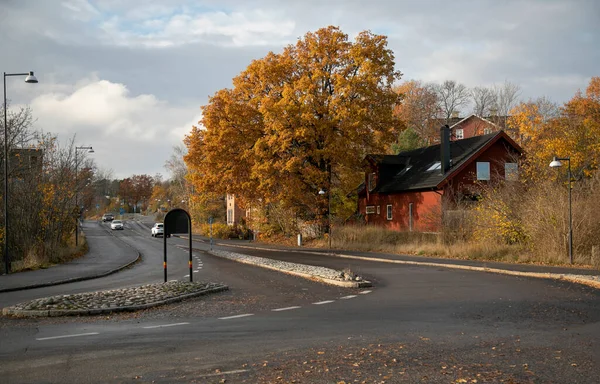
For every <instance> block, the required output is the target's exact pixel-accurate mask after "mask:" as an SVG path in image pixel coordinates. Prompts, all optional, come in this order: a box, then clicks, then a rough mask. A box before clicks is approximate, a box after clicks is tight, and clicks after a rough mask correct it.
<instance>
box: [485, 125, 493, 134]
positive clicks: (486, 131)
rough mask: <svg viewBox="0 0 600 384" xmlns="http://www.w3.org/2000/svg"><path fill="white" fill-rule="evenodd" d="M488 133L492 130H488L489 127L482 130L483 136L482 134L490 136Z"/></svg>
mask: <svg viewBox="0 0 600 384" xmlns="http://www.w3.org/2000/svg"><path fill="white" fill-rule="evenodd" d="M490 133H492V128H489V127H487V128H484V129H483V134H484V135H488V134H490Z"/></svg>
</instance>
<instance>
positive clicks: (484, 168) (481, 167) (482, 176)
mask: <svg viewBox="0 0 600 384" xmlns="http://www.w3.org/2000/svg"><path fill="white" fill-rule="evenodd" d="M489 179H490V163H489V162H487V161H478V162H477V180H489Z"/></svg>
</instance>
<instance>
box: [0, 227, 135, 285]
mask: <svg viewBox="0 0 600 384" xmlns="http://www.w3.org/2000/svg"><path fill="white" fill-rule="evenodd" d="M83 231H84V232H85V236H86V239H87V242H88V247H89V251H88V253H87V254H85V255H84V256H82V257H80V258H78V259H76V260H73V261H70V262H68V263H65V264H60V265H56V266H54V267H50V268H47V269H38V270H35V271H26V272H17V273H12V274H10V275H1V276H0V292H10V291H18V290H22V289H32V288H40V287H47V286H50V285H57V284H64V283H71V282H75V281H82V280H89V279H95V278H98V277H102V276H106V275H109V274H111V273H114V272H117V271H119V270H121V269H123V268H126V267H127V266H129V265H131V264H133V263H135V262H136V261H137V260H138V258H139V253H138V252H137V251H135V250H134V249H133V248H131V247H129V246H128V245H126V244H125V243H124V242H122V241H121V240H119V239H117V238H116V237H114V236H113V235H112V234H111V233H110V232H109V231H107V230H106V229H105V228H103V227H101V226H100V225H99V224H98V222H96V221H86V222H84V223H83Z"/></svg>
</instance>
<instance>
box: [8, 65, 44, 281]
mask: <svg viewBox="0 0 600 384" xmlns="http://www.w3.org/2000/svg"><path fill="white" fill-rule="evenodd" d="M8 76H26V77H25V82H26V83H32V84H34V83H37V82H38V81H37V79H36V78H35V76H34V75H33V72H26V73H6V72H4V273H6V274H7V275H8V274H9V273H10V257H9V254H8V123H7V118H6V78H7V77H8Z"/></svg>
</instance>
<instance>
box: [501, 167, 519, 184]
mask: <svg viewBox="0 0 600 384" xmlns="http://www.w3.org/2000/svg"><path fill="white" fill-rule="evenodd" d="M504 178H505V179H506V181H519V165H518V164H517V163H504Z"/></svg>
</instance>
